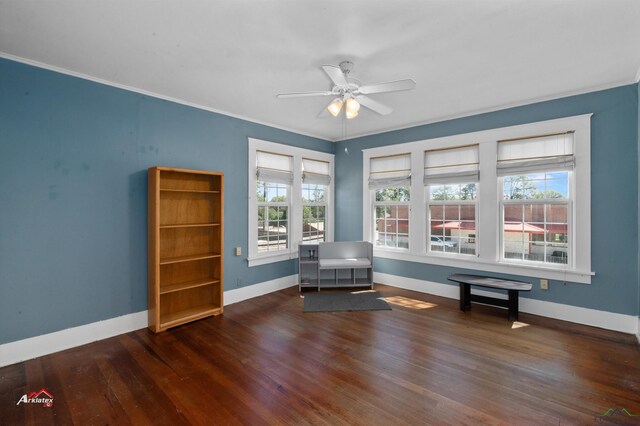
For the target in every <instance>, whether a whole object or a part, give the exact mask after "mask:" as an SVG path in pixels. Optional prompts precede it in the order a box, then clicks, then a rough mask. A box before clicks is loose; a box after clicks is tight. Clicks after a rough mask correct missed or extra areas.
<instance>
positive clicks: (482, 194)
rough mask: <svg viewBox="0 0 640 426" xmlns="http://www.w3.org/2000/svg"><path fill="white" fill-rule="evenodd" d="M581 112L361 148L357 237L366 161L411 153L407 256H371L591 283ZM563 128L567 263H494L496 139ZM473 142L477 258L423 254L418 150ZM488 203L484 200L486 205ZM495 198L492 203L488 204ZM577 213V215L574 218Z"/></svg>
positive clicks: (587, 134)
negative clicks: (566, 134)
mask: <svg viewBox="0 0 640 426" xmlns="http://www.w3.org/2000/svg"><path fill="white" fill-rule="evenodd" d="M592 115H593V114H583V115H577V116H572V117H566V118H559V119H554V120H547V121H540V122H535V123H529V124H522V125H516V126H509V127H502V128H496V129H489V130H483V131H478V132H472V133H464V134H458V135H452V136H445V137H440V138H434V139H425V140H420V141H415V142H408V143H402V144H397V145H387V146H383V147H377V148H370V149H365V150H363V173H362V176H363V178H362V188H363V196H362V202H363V215H362V219H363V224H362V226H363V229H362V231H363V234H362V235H363V239H365V240H367V241H372V229H373V228H372V223H371V221H372V218H371V217H370V216H371V215H370V214H369V212H371V211H372V210H371V208H372V191H371V190H369V187H368V182H367V180H368V177H369V159H370V158H371V157H380V156H385V155H393V154H396V153H402V152H410V153H411V171H412V176H413V179H412V180H411V201H410V206H411V207H410V216H409V229H410V230H411V232H410V235H409V241H410V242H409V250H408V252H407V251H406V250H405V251H402V252H398V251H397V250H388V249H385V248H382V247H375V248H374V255H375V256H377V257H383V258H388V259H398V260H405V261H412V262H419V263H427V264H436V265H442V266H450V267H456V268H465V269H472V270H478V271H486V272H496V273H504V274H512V275H521V276H525V277H535V278H546V279H553V280H559V281H565V282H576V283H585V284H589V283H591V277H592V276H593V275H595V273H594V272H592V271H591V116H592ZM567 130H573V131H574V148H575V152H574V156H575V168H574V170H573V173H572V174H573V177H572V179H571V180H572V182H573V183H572V184H571V185H572V186H571V187H570V191H573V194H575V195H574V198H573V205H572V206H571V213H570V215H571V223H572V224H573V235H572V236H571V237H570V238H571V239H572V241H571V246H572V247H573V248H574V253H573V255H572V256H573V257H572V262H571V265H568V266H566V267H561V268H558V267H549V266H548V265H540V266H538V265H527V264H521V263H516V264H514V263H512V262H506V261H501V260H500V240H501V239H500V236H499V222H498V221H499V218H500V213H499V209H500V203H499V200H500V199H501V196H502V188H501V187H500V183H501V182H500V180H499V179H498V176H497V172H496V164H497V149H498V147H497V143H498V142H497V141H498V140H503V139H510V138H522V137H527V136H531V135H539V134H546V133H556V132H562V131H567ZM474 143H477V144H479V147H480V148H479V149H480V155H479V158H480V182H479V183H478V205H477V206H478V210H477V212H476V215H477V217H478V220H477V229H476V238H477V242H478V246H477V248H476V250H477V256H469V257H468V258H465V259H459V258H453V257H449V256H442V255H435V254H433V253H427V250H426V244H427V241H426V239H425V238H423V235H427V230H426V229H425V227H426V225H427V222H426V211H425V209H424V206H426V201H427V200H426V199H425V196H426V191H425V190H424V185H423V182H422V179H417V178H416V177H418V176H422V174H423V170H424V151H425V150H427V149H439V148H449V147H455V146H462V145H468V144H474ZM487 200H489V201H487ZM494 200H495V202H494ZM578 212H580V214H578Z"/></svg>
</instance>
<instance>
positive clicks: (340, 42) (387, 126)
mask: <svg viewBox="0 0 640 426" xmlns="http://www.w3.org/2000/svg"><path fill="white" fill-rule="evenodd" d="M0 55H2V56H4V57H8V58H12V59H18V60H22V61H25V62H28V63H34V64H37V65H41V66H45V67H48V68H52V69H56V70H62V71H63V72H69V73H71V74H74V75H80V76H84V77H87V78H90V79H94V80H98V81H103V82H108V83H109V84H113V85H116V86H120V87H126V88H129V89H132V90H136V91H139V92H142V93H149V94H153V95H155V96H159V97H162V98H167V99H173V100H176V101H178V102H182V103H187V104H191V105H195V106H199V107H201V108H205V109H209V110H213V111H217V112H221V113H225V114H228V115H232V116H236V117H241V118H246V119H248V120H252V121H256V122H259V123H265V124H268V125H271V126H275V127H279V128H284V129H289V130H293V131H296V132H298V133H302V134H308V135H313V136H318V137H321V138H324V139H328V140H340V139H344V138H352V137H354V136H359V135H365V134H371V133H379V132H382V131H385V130H393V129H399V128H405V127H411V126H414V125H417V124H423V123H428V122H434V121H440V120H443V119H448V118H453V117H460V116H464V115H470V114H473V113H477V112H483V111H490V110H496V109H501V108H505V107H509V106H513V105H520V104H525V103H529V102H532V101H536V100H542V99H550V98H556V97H561V96H564V95H568V94H574V93H582V92H587V91H590V90H594V89H600V88H606V87H613V86H617V85H622V84H628V83H633V82H636V81H638V78H639V70H640V1H638V0H615V1H614V0H564V1H559V0H538V1H533V0H528V1H525V0H499V1H493V0H492V1H490V0H485V1H482V0H473V1H460V0H439V1H434V0H429V1H425V0H420V1H406V0H390V1H381V0H378V1H371V0H370V1H353V0H339V1H338V0H324V1H317V0H315V1H313V0H312V1H304V0H297V1H295V0H289V1H283V0H230V1H184V0H183V1H167V0H158V1H141V0H135V1H133V0H129V1H96V0H81V1H68V0H49V1H32V0H22V1H19V0H13V1H9V0H0ZM345 59H349V60H351V61H353V62H355V68H354V70H353V72H352V73H351V76H353V77H356V78H358V79H359V80H361V81H362V82H364V83H374V82H380V81H387V80H396V79H402V78H413V79H414V80H415V81H416V82H417V88H416V89H415V90H413V91H410V92H398V93H387V94H379V95H372V96H371V97H372V98H374V99H376V100H378V101H380V102H383V103H385V104H387V105H389V106H391V107H392V108H393V109H394V112H393V113H392V114H391V115H388V116H384V117H383V116H380V115H377V114H375V113H373V112H371V111H361V113H360V115H359V116H358V117H357V118H355V119H353V120H349V121H348V122H346V126H345V127H343V125H342V121H341V120H340V119H336V118H333V117H326V118H318V117H317V115H318V113H319V112H320V111H321V110H322V108H323V107H324V106H326V104H327V103H328V102H329V101H330V100H331V99H328V98H324V97H318V98H298V99H276V96H275V95H276V94H277V93H283V92H296V91H315V90H329V89H330V88H331V83H330V81H329V79H328V77H327V76H326V74H325V73H324V72H323V71H322V70H321V68H320V66H321V65H322V64H334V65H337V64H338V63H339V62H340V61H342V60H345ZM0 84H1V83H0Z"/></svg>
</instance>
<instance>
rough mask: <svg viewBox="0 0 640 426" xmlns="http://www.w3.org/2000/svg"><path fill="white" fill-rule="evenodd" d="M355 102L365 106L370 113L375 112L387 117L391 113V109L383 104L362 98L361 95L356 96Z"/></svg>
mask: <svg viewBox="0 0 640 426" xmlns="http://www.w3.org/2000/svg"><path fill="white" fill-rule="evenodd" d="M356 100H357V101H358V102H360V105H362V106H365V107H367V108H369V109H370V110H371V111H375V112H377V113H378V114H380V115H388V114H391V113H392V112H393V108H391V107H388V106H386V105H384V104H381V103H380V102H378V101H374V100H373V99H371V98H368V97H366V96H362V95H360V96H356Z"/></svg>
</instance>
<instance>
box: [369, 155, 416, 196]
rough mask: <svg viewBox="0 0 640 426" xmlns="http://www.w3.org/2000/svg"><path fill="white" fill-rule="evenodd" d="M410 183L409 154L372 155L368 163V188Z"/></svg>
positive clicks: (390, 186)
mask: <svg viewBox="0 0 640 426" xmlns="http://www.w3.org/2000/svg"><path fill="white" fill-rule="evenodd" d="M410 185H411V154H397V155H388V156H384V157H374V158H371V159H370V163H369V188H370V189H378V188H395V187H400V186H410Z"/></svg>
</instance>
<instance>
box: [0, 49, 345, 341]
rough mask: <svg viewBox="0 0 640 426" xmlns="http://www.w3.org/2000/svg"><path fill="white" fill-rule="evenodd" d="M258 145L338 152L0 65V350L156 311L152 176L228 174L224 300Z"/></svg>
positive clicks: (258, 272)
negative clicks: (251, 141)
mask: <svg viewBox="0 0 640 426" xmlns="http://www.w3.org/2000/svg"><path fill="white" fill-rule="evenodd" d="M247 137H254V138H258V139H264V140H269V141H274V142H281V143H286V144H290V145H295V146H299V147H304V148H310V149H315V150H319V151H324V152H333V148H334V146H333V144H332V143H331V142H327V141H323V140H319V139H314V138H310V137H306V136H300V135H297V134H294V133H289V132H286V131H282V130H278V129H274V128H270V127H267V126H262V125H259V124H255V123H251V122H247V121H243V120H239V119H235V118H230V117H228V116H224V115H220V114H214V113H211V112H206V111H202V110H199V109H196V108H191V107H187V106H183V105H179V104H175V103H172V102H167V101H163V100H159V99H156V98H152V97H148V96H143V95H140V94H136V93H133V92H129V91H125V90H120V89H116V88H113V87H110V86H105V85H101V84H97V83H93V82H90V81H86V80H82V79H78V78H74V77H70V76H66V75H62V74H58V73H55V72H50V71H46V70H43V69H39V68H35V67H31V66H28V65H24V64H20V63H16V62H12V61H8V60H4V59H0V206H1V207H0V344H2V343H6V342H11V341H15V340H19V339H23V338H27V337H31V336H36V335H41V334H44V333H49V332H53V331H57V330H61V329H65V328H68V327H73V326H78V325H82V324H87V323H92V322H95V321H99V320H104V319H108V318H112V317H116V316H120V315H125V314H129V313H133V312H139V311H143V310H145V309H147V296H146V294H147V266H146V264H147V260H146V259H147V175H146V170H147V168H148V167H151V166H156V165H164V166H173V167H186V168H194V169H204V170H220V171H223V172H224V173H225V182H226V193H225V222H226V223H225V256H226V257H225V270H224V272H225V281H226V282H225V289H233V288H236V287H237V286H238V281H239V282H240V286H246V285H250V284H254V283H257V282H263V281H267V280H271V279H274V278H279V277H283V276H287V275H291V274H294V273H296V268H295V263H294V261H287V262H279V263H275V264H271V265H265V266H259V267H253V268H248V267H247V263H246V260H244V258H245V256H242V257H236V256H234V254H233V248H234V247H236V246H241V247H242V248H243V253H245V254H246V253H247V210H248V206H247V174H248V172H247V149H248V146H247Z"/></svg>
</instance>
